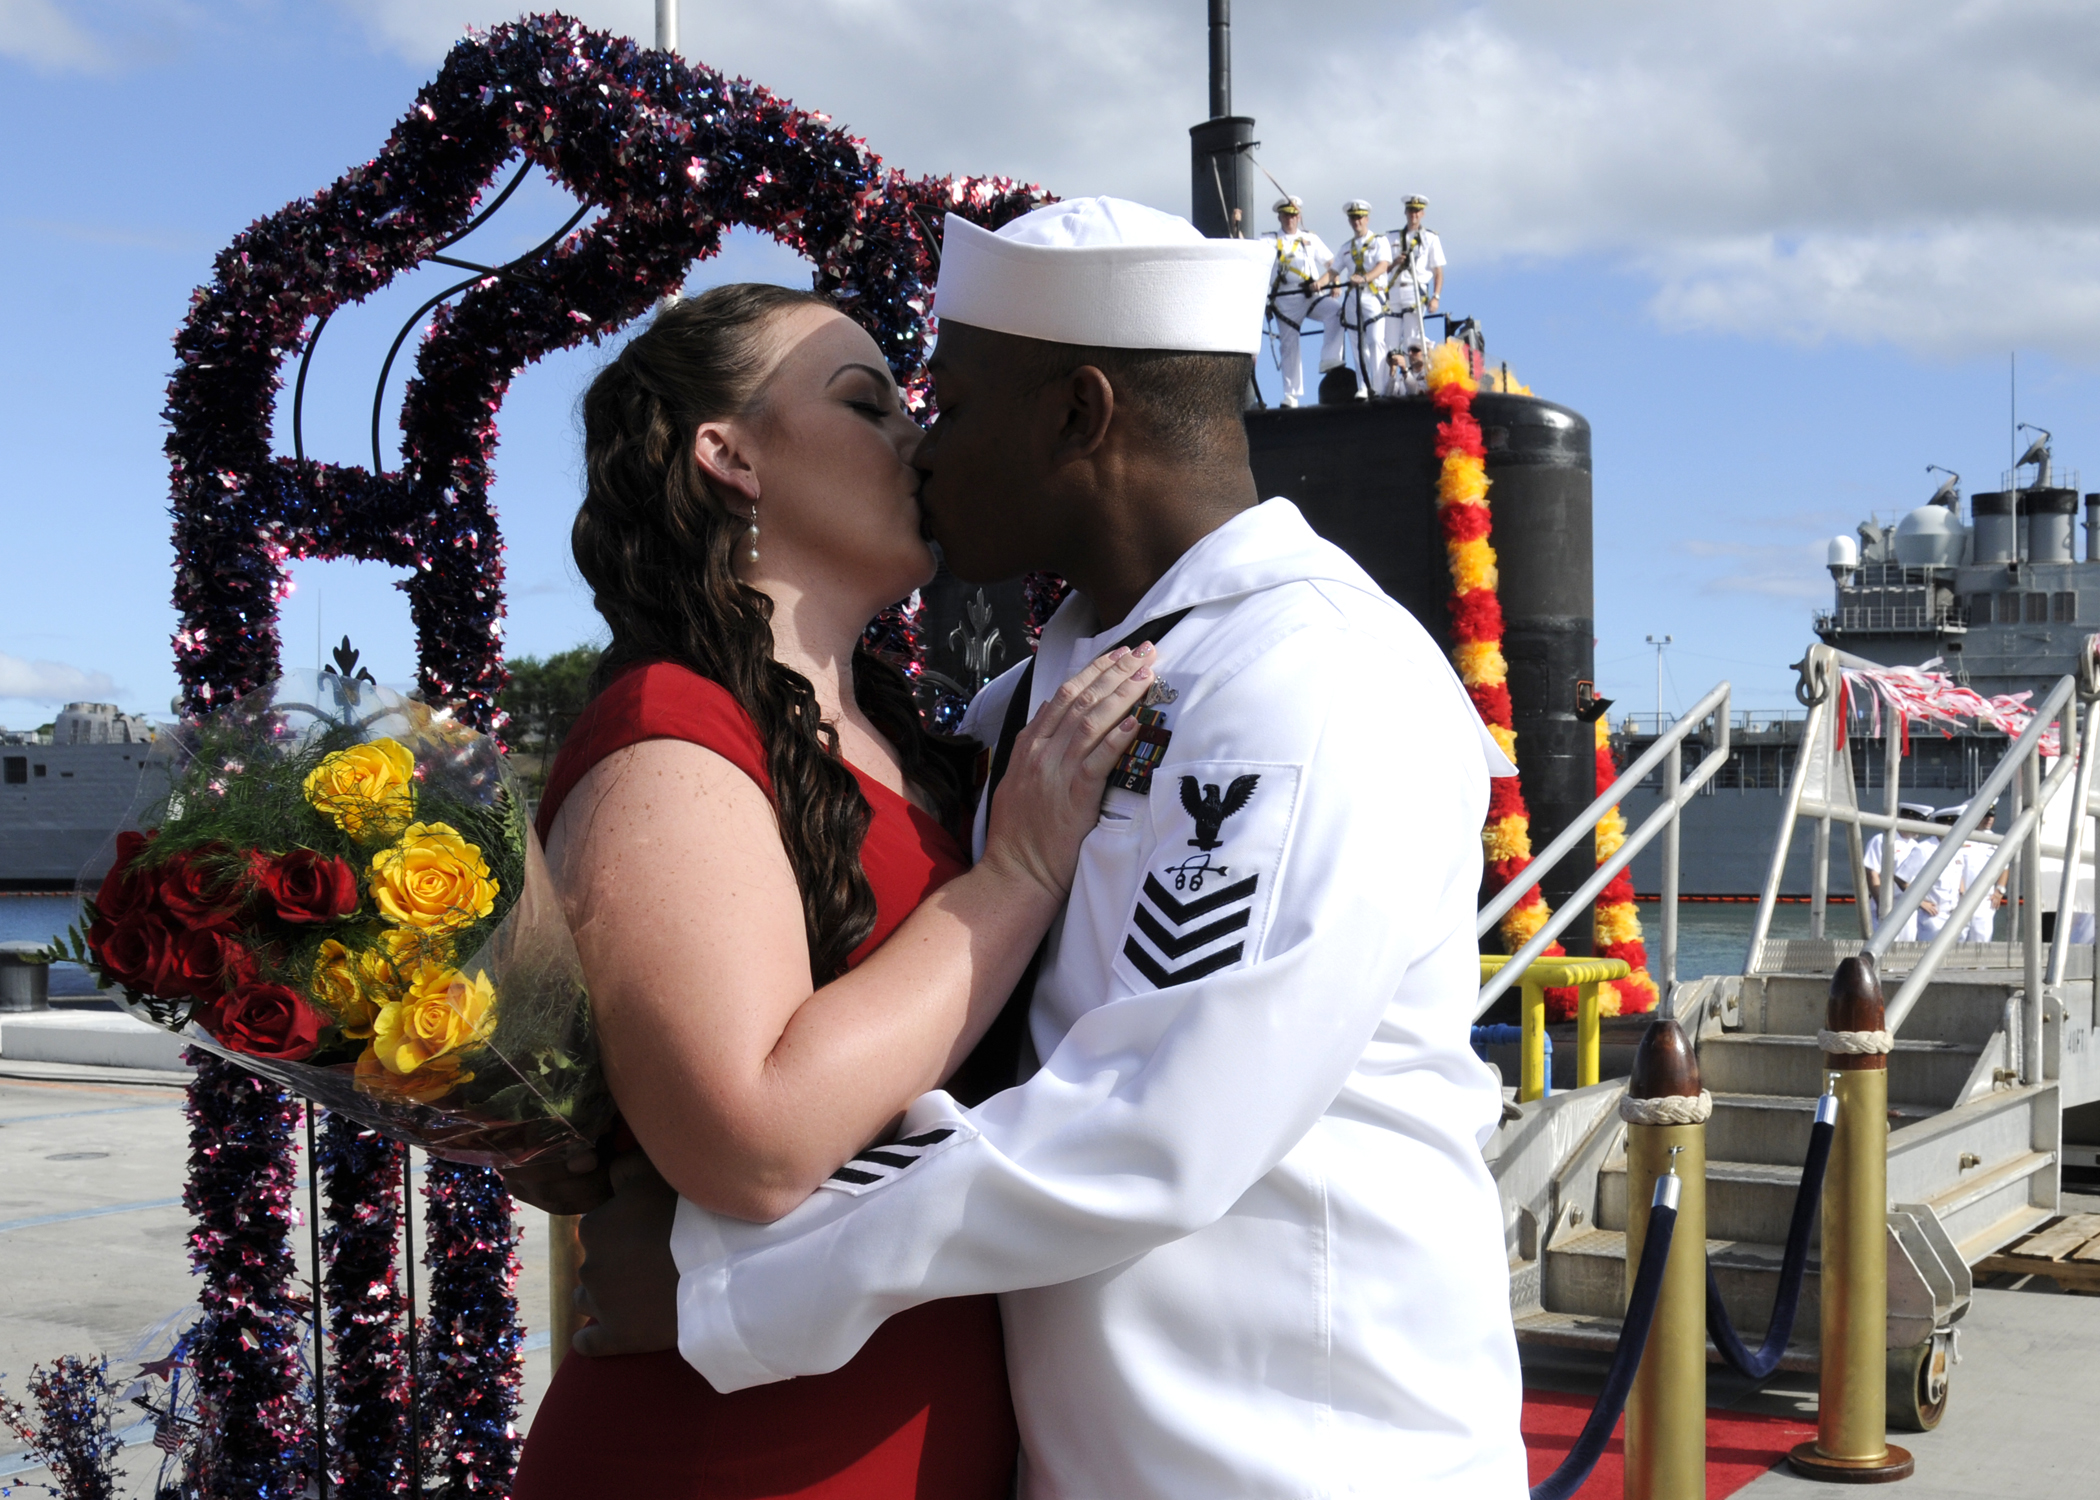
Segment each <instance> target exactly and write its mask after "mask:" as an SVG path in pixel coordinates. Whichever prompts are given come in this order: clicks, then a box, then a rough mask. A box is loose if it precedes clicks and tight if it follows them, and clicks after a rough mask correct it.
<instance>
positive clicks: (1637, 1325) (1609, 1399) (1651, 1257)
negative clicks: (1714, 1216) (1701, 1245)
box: [1531, 1174, 1682, 1500]
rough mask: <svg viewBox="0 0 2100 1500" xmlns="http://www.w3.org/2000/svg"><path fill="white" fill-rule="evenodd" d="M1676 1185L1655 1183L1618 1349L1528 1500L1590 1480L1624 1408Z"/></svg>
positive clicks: (1658, 1279) (1658, 1289)
mask: <svg viewBox="0 0 2100 1500" xmlns="http://www.w3.org/2000/svg"><path fill="white" fill-rule="evenodd" d="M1681 1189H1682V1184H1681V1183H1680V1182H1679V1180H1678V1178H1677V1177H1676V1176H1675V1175H1674V1174H1673V1175H1670V1176H1666V1177H1658V1178H1657V1179H1656V1180H1655V1204H1654V1207H1653V1208H1652V1209H1650V1210H1649V1214H1648V1235H1647V1238H1646V1239H1644V1240H1643V1241H1642V1242H1641V1265H1640V1269H1639V1271H1637V1272H1636V1273H1635V1275H1634V1278H1633V1295H1632V1296H1631V1297H1629V1298H1627V1301H1626V1322H1625V1323H1624V1325H1623V1326H1622V1327H1621V1328H1620V1330H1619V1347H1618V1348H1617V1349H1616V1350H1614V1351H1613V1353H1612V1357H1611V1370H1610V1371H1609V1373H1607V1374H1606V1375H1605V1377H1604V1391H1603V1393H1602V1394H1601V1395H1599V1396H1598V1397H1597V1404H1596V1405H1595V1406H1594V1407H1592V1408H1590V1417H1589V1420H1588V1421H1587V1422H1584V1423H1583V1424H1582V1431H1581V1433H1580V1434H1578V1435H1577V1437H1576V1439H1575V1443H1574V1446H1573V1447H1571V1448H1569V1449H1568V1456H1567V1457H1566V1458H1564V1459H1562V1460H1561V1461H1560V1466H1559V1467H1558V1468H1556V1469H1555V1470H1554V1471H1553V1472H1552V1473H1551V1474H1548V1475H1547V1476H1546V1477H1545V1478H1544V1479H1541V1480H1540V1481H1539V1482H1538V1483H1537V1484H1535V1485H1533V1486H1532V1487H1531V1500H1568V1497H1569V1496H1570V1495H1573V1494H1574V1493H1575V1492H1576V1491H1577V1490H1579V1489H1581V1488H1582V1482H1583V1481H1584V1480H1586V1479H1588V1478H1589V1477H1590V1470H1592V1469H1594V1468H1595V1467H1596V1466H1597V1459H1598V1457H1599V1456H1600V1455H1602V1454H1603V1452H1604V1445H1605V1444H1606V1443H1608V1442H1610V1441H1611V1434H1612V1429H1613V1428H1614V1427H1617V1426H1618V1425H1619V1413H1620V1412H1622V1411H1624V1410H1625V1409H1626V1397H1627V1394H1628V1393H1629V1392H1630V1391H1632V1389H1633V1377H1634V1374H1635V1372H1636V1371H1638V1370H1639V1369H1640V1367H1641V1352H1642V1351H1643V1350H1644V1349H1646V1348H1647V1347H1648V1329H1649V1327H1650V1326H1651V1325H1652V1324H1653V1323H1654V1322H1655V1305H1656V1303H1658V1302H1659V1301H1661V1300H1662V1283H1663V1267H1664V1265H1665V1264H1667V1263H1668V1261H1669V1259H1670V1239H1671V1237H1672V1235H1673V1234H1674V1233H1675V1232H1676V1229H1677V1195H1678V1193H1679V1192H1680V1191H1681Z"/></svg>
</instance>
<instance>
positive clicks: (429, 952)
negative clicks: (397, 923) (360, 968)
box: [379, 927, 458, 974]
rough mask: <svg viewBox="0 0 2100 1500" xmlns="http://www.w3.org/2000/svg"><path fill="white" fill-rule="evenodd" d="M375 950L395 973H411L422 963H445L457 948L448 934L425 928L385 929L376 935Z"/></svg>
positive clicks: (454, 954)
mask: <svg viewBox="0 0 2100 1500" xmlns="http://www.w3.org/2000/svg"><path fill="white" fill-rule="evenodd" d="M379 950H380V952H382V953H384V954H385V955H386V958H387V962H388V963H390V964H392V965H393V966H394V969H395V971H396V972H397V973H401V974H412V973H414V972H415V971H416V969H417V967H418V966H420V965H422V964H449V963H451V962H452V960H453V959H454V958H455V957H457V950H458V945H457V944H455V943H454V942H453V941H452V937H451V934H449V933H446V932H438V931H433V930H431V929H429V928H425V927H389V928H387V929H386V930H385V931H383V932H382V933H380V935H379Z"/></svg>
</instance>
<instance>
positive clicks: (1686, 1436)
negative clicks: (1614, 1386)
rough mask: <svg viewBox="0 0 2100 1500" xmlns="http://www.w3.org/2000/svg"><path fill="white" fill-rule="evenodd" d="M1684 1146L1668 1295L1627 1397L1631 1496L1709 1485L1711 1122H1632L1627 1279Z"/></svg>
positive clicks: (1699, 1496) (1629, 1283) (1675, 1493)
mask: <svg viewBox="0 0 2100 1500" xmlns="http://www.w3.org/2000/svg"><path fill="white" fill-rule="evenodd" d="M1673 1147H1675V1148H1678V1149H1677V1155H1676V1166H1677V1176H1678V1179H1679V1181H1680V1182H1681V1183H1682V1184H1683V1187H1682V1188H1681V1194H1682V1196H1681V1197H1680V1199H1679V1201H1678V1205H1677V1229H1676V1232H1675V1233H1674V1234H1673V1235H1672V1236H1671V1239H1670V1258H1669V1261H1668V1262H1667V1263H1666V1264H1665V1265H1664V1267H1663V1289H1662V1298H1661V1300H1660V1301H1659V1302H1658V1303H1657V1304H1656V1309H1655V1323H1654V1326H1653V1327H1651V1328H1650V1329H1649V1330H1648V1347H1647V1348H1646V1349H1645V1350H1643V1351H1642V1354H1641V1366H1640V1370H1639V1372H1638V1373H1637V1374H1636V1375H1635V1376H1634V1380H1633V1390H1632V1392H1631V1394H1629V1395H1628V1397H1627V1399H1626V1500H1704V1496H1705V1494H1706V1127H1705V1126H1704V1125H1628V1126H1627V1127H1626V1191H1627V1194H1628V1198H1627V1205H1626V1206H1627V1223H1626V1287H1627V1290H1628V1291H1629V1292H1631V1290H1632V1287H1633V1272H1634V1267H1636V1266H1638V1265H1639V1264H1640V1261H1641V1246H1642V1243H1643V1242H1644V1241H1645V1240H1646V1238H1647V1234H1648V1216H1649V1212H1650V1208H1651V1206H1652V1204H1653V1201H1654V1198H1655V1181H1656V1179H1657V1178H1658V1177H1661V1176H1662V1175H1663V1174H1664V1173H1666V1172H1668V1171H1669V1170H1670V1163H1671V1149H1672V1148H1673Z"/></svg>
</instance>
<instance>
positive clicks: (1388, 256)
mask: <svg viewBox="0 0 2100 1500" xmlns="http://www.w3.org/2000/svg"><path fill="white" fill-rule="evenodd" d="M1344 212H1346V213H1347V214H1348V215H1349V231H1350V233H1349V238H1348V239H1346V240H1344V241H1343V242H1342V246H1341V248H1340V249H1339V250H1337V251H1335V252H1334V260H1333V261H1332V263H1331V264H1330V265H1329V266H1328V268H1327V274H1326V276H1325V277H1324V278H1322V280H1323V282H1324V284H1325V285H1327V286H1330V287H1332V288H1333V289H1334V297H1333V299H1332V300H1331V301H1327V302H1323V303H1321V304H1320V306H1319V308H1318V309H1316V310H1315V313H1314V316H1316V317H1318V318H1319V320H1320V326H1321V330H1322V338H1321V343H1320V369H1321V370H1322V371H1323V372H1324V371H1327V370H1332V369H1335V368H1336V367H1337V366H1340V365H1344V364H1346V365H1347V366H1348V367H1349V368H1350V369H1352V370H1354V371H1355V372H1356V382H1357V383H1356V395H1357V399H1358V400H1362V399H1364V398H1366V397H1368V396H1382V395H1384V394H1385V392H1386V380H1387V371H1386V367H1385V323H1386V319H1385V278H1386V273H1387V272H1388V271H1390V270H1391V269H1392V259H1393V255H1392V247H1391V246H1389V245H1388V244H1386V241H1385V236H1384V235H1382V234H1373V233H1372V232H1371V205H1370V204H1369V203H1367V202H1365V201H1364V200H1363V199H1361V198H1352V199H1350V200H1349V202H1348V204H1347V206H1346V207H1345V209H1344Z"/></svg>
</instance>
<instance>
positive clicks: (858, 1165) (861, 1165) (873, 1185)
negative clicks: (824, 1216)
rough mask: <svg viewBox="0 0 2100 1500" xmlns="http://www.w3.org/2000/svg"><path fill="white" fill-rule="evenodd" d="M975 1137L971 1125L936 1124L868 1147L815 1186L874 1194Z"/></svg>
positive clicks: (849, 1193) (838, 1191) (975, 1131)
mask: <svg viewBox="0 0 2100 1500" xmlns="http://www.w3.org/2000/svg"><path fill="white" fill-rule="evenodd" d="M976 1138H977V1130H976V1128H975V1127H974V1126H970V1125H965V1124H961V1123H956V1124H949V1125H936V1126H934V1127H933V1128H932V1129H930V1130H924V1131H921V1132H920V1133H919V1134H917V1135H908V1136H905V1137H904V1138H903V1139H902V1140H895V1141H890V1142H887V1143H885V1144H884V1145H880V1146H870V1147H869V1148H868V1149H867V1150H865V1151H863V1152H861V1153H860V1155H858V1156H856V1157H854V1158H853V1159H852V1160H851V1161H849V1162H847V1163H846V1164H845V1165H844V1166H843V1167H840V1168H839V1169H838V1170H837V1171H836V1172H833V1173H832V1174H831V1175H830V1176H829V1177H827V1178H825V1179H824V1181H822V1182H820V1183H818V1184H817V1186H818V1187H820V1188H829V1189H830V1190H831V1191H832V1192H834V1193H844V1194H846V1195H847V1196H848V1197H852V1198H858V1197H859V1196H860V1195H861V1194H863V1193H872V1192H874V1191H875V1189H877V1188H879V1187H881V1186H882V1185H883V1184H884V1183H888V1182H895V1181H896V1180H897V1179H898V1178H899V1177H902V1176H903V1175H904V1174H905V1173H906V1172H908V1171H910V1170H911V1169H912V1168H913V1167H915V1166H917V1165H918V1164H919V1163H920V1162H922V1161H924V1160H926V1158H927V1157H929V1156H938V1155H940V1154H941V1152H943V1151H946V1150H948V1149H949V1148H950V1147H952V1146H960V1145H961V1144H962V1143H963V1142H964V1141H971V1140H975V1139H976Z"/></svg>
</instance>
